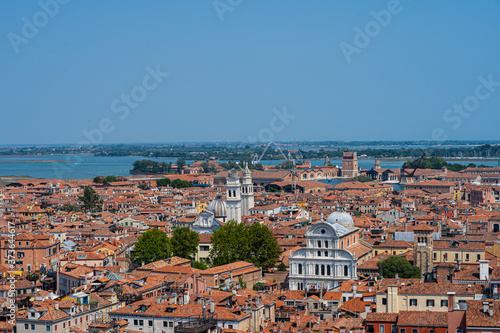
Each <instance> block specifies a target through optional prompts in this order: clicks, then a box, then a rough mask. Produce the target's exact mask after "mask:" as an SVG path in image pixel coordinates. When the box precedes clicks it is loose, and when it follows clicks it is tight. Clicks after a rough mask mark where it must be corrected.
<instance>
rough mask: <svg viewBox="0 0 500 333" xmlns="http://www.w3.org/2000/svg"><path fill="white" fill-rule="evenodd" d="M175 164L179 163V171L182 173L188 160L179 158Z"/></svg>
mask: <svg viewBox="0 0 500 333" xmlns="http://www.w3.org/2000/svg"><path fill="white" fill-rule="evenodd" d="M175 164H176V165H177V171H178V172H179V173H182V168H184V167H185V166H186V161H185V160H184V159H183V158H178V159H177V162H176V163H175Z"/></svg>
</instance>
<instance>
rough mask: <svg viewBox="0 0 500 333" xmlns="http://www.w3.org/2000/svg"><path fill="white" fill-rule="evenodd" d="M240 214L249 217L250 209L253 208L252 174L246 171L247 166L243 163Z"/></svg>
mask: <svg viewBox="0 0 500 333" xmlns="http://www.w3.org/2000/svg"><path fill="white" fill-rule="evenodd" d="M241 206H242V207H241V213H242V214H243V216H246V215H250V208H253V206H254V195H253V183H252V173H251V172H250V170H249V169H248V164H247V163H245V170H243V182H242V186H241Z"/></svg>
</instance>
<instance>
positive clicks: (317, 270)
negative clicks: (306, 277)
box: [315, 265, 319, 275]
mask: <svg viewBox="0 0 500 333" xmlns="http://www.w3.org/2000/svg"><path fill="white" fill-rule="evenodd" d="M315 273H316V275H319V265H316V272H315Z"/></svg>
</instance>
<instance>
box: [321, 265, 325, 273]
mask: <svg viewBox="0 0 500 333" xmlns="http://www.w3.org/2000/svg"><path fill="white" fill-rule="evenodd" d="M321 275H325V265H321Z"/></svg>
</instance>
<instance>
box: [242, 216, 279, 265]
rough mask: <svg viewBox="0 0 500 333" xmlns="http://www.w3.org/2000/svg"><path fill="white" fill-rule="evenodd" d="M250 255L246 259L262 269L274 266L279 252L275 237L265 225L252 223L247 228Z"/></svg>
mask: <svg viewBox="0 0 500 333" xmlns="http://www.w3.org/2000/svg"><path fill="white" fill-rule="evenodd" d="M248 240H249V242H250V253H249V254H250V255H249V257H248V258H247V260H248V261H250V262H252V263H254V264H255V265H257V266H259V267H262V268H263V269H269V268H271V267H274V265H275V264H276V262H278V258H279V257H280V254H281V248H280V247H279V245H278V241H277V240H276V237H274V235H273V233H272V232H271V230H269V228H268V227H266V226H265V225H261V224H260V223H254V224H252V225H251V226H250V227H249V228H248Z"/></svg>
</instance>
